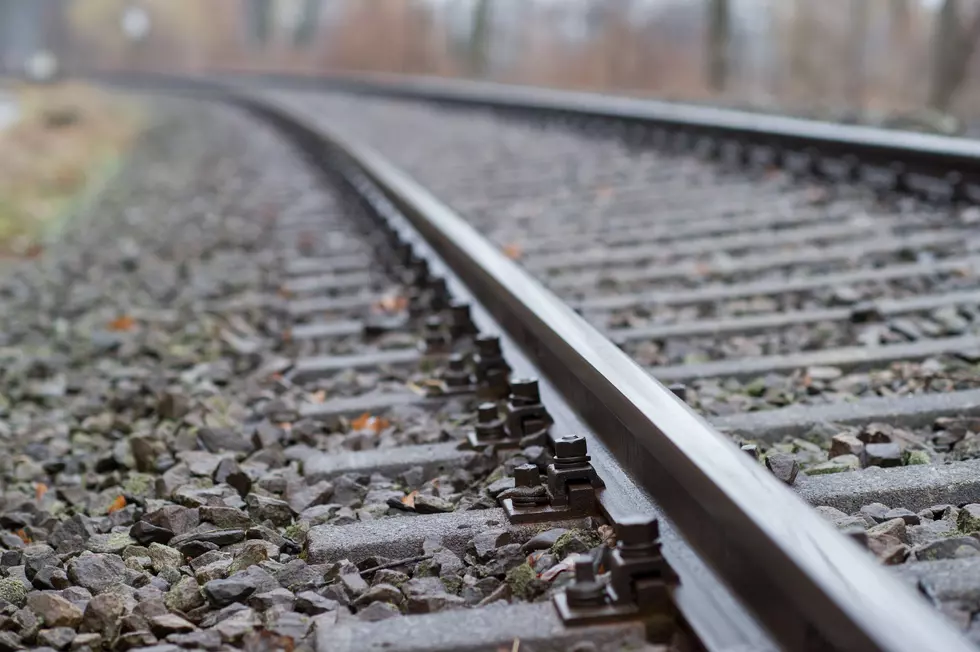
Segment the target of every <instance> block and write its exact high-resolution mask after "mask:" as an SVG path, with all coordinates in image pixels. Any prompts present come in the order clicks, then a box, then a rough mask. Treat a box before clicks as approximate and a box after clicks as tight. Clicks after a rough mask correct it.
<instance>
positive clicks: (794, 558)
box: [238, 90, 972, 652]
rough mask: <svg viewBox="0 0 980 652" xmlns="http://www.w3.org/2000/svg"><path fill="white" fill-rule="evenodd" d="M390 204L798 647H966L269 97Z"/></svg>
mask: <svg viewBox="0 0 980 652" xmlns="http://www.w3.org/2000/svg"><path fill="white" fill-rule="evenodd" d="M238 98H239V101H240V102H242V103H243V104H245V105H248V106H251V107H253V108H254V109H255V110H257V111H260V112H263V113H265V114H271V115H278V116H279V119H280V120H281V121H283V122H288V121H293V122H296V123H302V124H305V125H306V126H305V127H304V131H306V132H308V133H310V134H318V135H319V137H320V138H322V139H323V140H324V141H325V142H326V143H329V147H330V149H332V150H333V151H334V154H335V155H336V156H339V157H341V158H342V159H343V160H345V161H346V162H347V163H349V164H353V165H355V166H356V167H357V168H358V169H359V170H360V171H361V172H362V173H363V174H365V175H366V176H367V177H368V178H369V179H371V181H372V182H373V183H375V184H376V185H377V186H378V187H379V188H381V189H382V191H383V192H384V193H385V195H386V196H387V198H388V199H389V201H391V202H392V204H394V205H395V206H397V207H398V208H399V210H400V211H401V212H402V213H403V214H404V215H405V216H406V217H407V218H408V219H409V221H410V222H411V223H412V225H413V226H414V227H415V228H416V229H417V230H418V232H419V233H421V234H422V236H423V237H424V238H426V240H427V242H428V244H429V245H430V246H431V247H432V248H433V249H434V250H435V251H436V252H437V253H438V254H439V255H440V256H441V257H442V259H443V260H445V261H446V262H447V263H448V264H449V265H450V266H451V267H452V268H453V271H454V272H455V273H456V274H457V275H458V276H459V277H460V278H461V279H462V280H463V281H464V282H465V283H466V284H467V285H468V287H469V289H470V290H471V291H472V292H473V294H474V296H476V297H477V298H478V299H479V300H480V301H481V302H482V303H483V305H484V306H486V307H487V309H488V310H489V311H490V312H491V314H492V315H493V317H494V318H495V319H496V320H497V321H498V322H499V323H500V324H501V325H502V326H503V327H504V328H505V329H506V330H507V332H508V334H509V335H510V336H511V337H512V338H513V339H515V340H516V341H517V342H518V343H519V344H520V346H521V347H522V348H523V349H524V351H525V353H526V354H527V355H528V356H529V357H530V358H531V359H532V360H533V361H534V362H535V363H536V364H537V365H538V366H539V367H540V368H541V369H542V370H543V371H544V372H545V374H546V375H547V377H548V379H549V380H550V381H551V382H552V383H553V384H554V385H556V386H557V387H558V389H559V390H560V391H561V392H562V393H563V395H564V396H565V397H566V398H567V400H568V401H569V402H570V403H571V404H573V405H576V406H578V407H579V409H580V416H582V417H583V419H584V420H585V421H586V423H588V424H589V425H590V426H591V427H592V428H593V429H594V430H595V431H596V432H599V433H602V435H601V439H602V443H603V444H604V445H605V446H606V447H608V448H609V449H610V450H611V451H612V453H613V455H614V456H615V457H616V459H617V460H618V461H619V463H620V464H621V465H622V468H623V470H624V471H625V472H626V473H628V474H629V475H630V476H632V478H633V479H634V481H636V482H637V483H638V484H639V485H641V486H642V487H644V488H645V489H647V490H648V491H649V492H650V493H651V495H652V496H654V498H655V499H656V500H657V501H658V503H659V504H660V506H661V507H662V508H663V509H664V511H665V512H666V514H667V515H668V517H669V518H670V519H671V520H672V521H673V522H674V523H675V524H676V525H677V527H678V529H679V530H680V532H681V534H682V535H683V536H684V537H685V539H687V541H688V542H689V543H691V544H692V545H693V546H694V547H695V549H696V550H697V551H698V552H699V554H701V555H702V556H703V557H704V558H705V559H706V560H707V562H708V563H709V565H711V566H712V567H713V568H714V569H715V571H716V572H717V573H718V574H719V576H720V577H721V578H722V579H723V580H724V581H725V582H726V583H728V584H729V585H730V586H731V587H732V588H733V590H734V591H735V593H736V595H738V596H739V597H740V598H741V599H743V600H744V601H745V603H746V604H747V605H748V606H749V608H750V609H751V610H752V611H753V612H754V613H755V614H756V615H757V616H758V617H759V619H760V620H761V621H762V622H763V623H764V624H765V625H766V626H767V627H768V628H769V629H770V631H771V632H772V634H773V635H774V636H775V637H776V638H777V640H779V641H780V643H781V644H782V645H784V646H785V647H786V648H787V649H792V650H825V649H835V650H854V651H857V650H861V651H866V650H890V651H896V652H897V651H903V652H904V651H908V652H921V650H926V649H942V650H946V651H950V652H953V651H957V650H963V651H964V652H965V651H966V650H970V649H972V648H971V647H970V646H969V645H968V643H967V642H966V641H965V640H963V639H962V638H961V637H960V636H959V634H957V633H956V632H954V631H953V630H952V629H951V628H950V627H949V626H947V625H946V624H945V623H944V622H943V621H942V619H941V617H940V616H939V615H938V614H937V613H936V612H934V611H933V610H932V609H931V608H930V607H929V606H928V605H927V604H926V603H925V601H923V600H921V599H920V598H919V597H918V596H916V595H914V594H913V593H911V592H910V591H909V590H908V589H907V588H906V587H905V586H904V585H902V584H901V583H900V582H899V581H898V580H897V579H896V578H894V577H892V576H891V575H890V574H889V573H888V572H887V571H885V570H884V569H882V568H880V567H878V566H877V565H876V564H875V563H874V562H873V561H872V559H871V558H870V557H868V556H867V553H866V552H864V551H862V550H861V549H860V548H859V547H858V546H857V545H856V544H855V543H853V542H851V541H849V540H848V539H846V538H845V537H843V536H842V535H840V534H839V533H838V532H836V531H835V530H834V529H833V528H832V527H831V526H830V525H829V524H828V523H826V522H825V521H823V519H821V518H820V517H819V516H818V515H817V514H816V513H815V512H813V511H812V510H810V509H809V508H808V507H807V506H806V505H805V504H804V503H803V502H802V501H801V500H800V499H799V498H798V497H797V496H795V495H794V494H793V493H792V492H790V491H789V490H788V489H786V487H784V486H782V485H781V484H780V483H779V482H778V481H777V480H775V479H774V478H773V477H772V476H771V475H770V474H769V473H767V472H766V471H765V470H764V469H762V468H761V467H760V466H759V465H758V464H753V463H752V462H751V461H750V460H749V459H748V458H747V457H746V456H745V454H744V453H742V452H741V451H739V450H738V448H736V447H735V446H733V445H732V443H731V442H730V440H728V439H726V438H725V437H724V436H723V435H721V434H720V433H718V432H717V431H716V430H715V429H714V428H712V427H711V426H710V425H709V424H708V423H707V422H706V421H705V420H704V419H702V418H701V417H700V416H698V415H697V414H696V413H695V412H694V411H693V410H691V409H690V408H689V407H688V406H687V405H685V404H684V403H682V402H681V401H679V400H678V399H677V398H676V397H675V396H674V395H673V394H672V393H671V392H670V391H669V390H668V389H666V388H665V387H664V386H663V385H661V384H660V383H659V382H657V381H656V380H655V379H653V378H652V377H651V376H649V375H648V374H647V373H646V372H644V371H643V370H642V369H641V368H640V367H639V366H637V365H636V364H635V363H634V362H633V361H632V360H630V359H629V358H628V357H627V355H626V354H625V353H623V352H622V351H620V350H619V349H618V348H617V347H616V346H615V345H614V344H613V343H611V342H610V341H609V340H607V339H606V338H605V337H604V336H603V335H601V334H600V333H599V332H598V331H597V330H595V329H594V328H593V327H592V326H590V325H589V324H587V323H586V322H585V321H584V320H583V319H582V318H581V317H579V316H578V315H577V314H575V313H574V312H573V311H572V310H571V309H570V308H568V307H567V306H566V305H565V304H564V303H563V302H562V301H561V300H559V299H558V298H557V297H556V296H555V295H553V294H552V293H551V292H549V291H548V290H546V289H545V288H544V287H542V286H541V285H540V284H539V283H538V282H537V281H535V280H534V279H533V278H531V277H530V276H529V275H528V274H527V273H526V272H525V271H524V270H522V269H521V268H520V267H519V266H518V265H516V264H515V263H514V262H513V261H511V260H509V259H508V258H506V257H505V256H504V255H503V254H502V253H501V252H499V251H498V250H497V248H496V247H494V246H493V245H492V244H491V243H490V242H488V241H487V240H485V239H484V238H483V237H482V236H481V235H480V234H479V233H477V232H476V231H475V230H474V229H473V228H472V227H471V226H470V225H468V224H466V223H465V222H464V221H463V220H462V219H461V218H460V217H459V216H457V215H455V214H454V213H453V212H452V211H451V210H450V209H449V208H448V207H446V206H445V205H444V204H442V203H441V202H440V201H439V200H438V199H436V198H435V197H434V196H432V195H431V194H430V193H429V192H428V191H426V190H425V189H424V188H422V187H421V186H419V185H418V184H417V183H415V182H414V181H413V180H412V179H410V178H409V177H407V176H406V175H405V174H404V173H402V172H401V171H399V170H398V169H396V168H395V167H393V166H392V165H391V164H390V163H388V162H387V161H386V160H385V159H383V158H382V157H380V156H379V155H378V154H377V153H376V152H374V151H373V150H371V149H369V148H367V147H365V146H363V145H362V144H359V143H356V142H354V141H352V140H350V139H348V138H347V137H346V136H344V135H342V134H340V133H336V132H334V131H330V130H328V129H325V128H324V127H323V126H321V125H316V126H313V125H309V124H308V121H307V119H306V118H304V117H302V116H298V115H297V114H296V112H295V110H293V109H291V108H289V107H288V106H286V105H285V104H282V103H281V102H280V101H279V100H278V99H276V98H273V97H271V96H264V95H259V94H256V93H253V92H248V91H244V90H243V91H242V92H241V93H240V94H239V95H238Z"/></svg>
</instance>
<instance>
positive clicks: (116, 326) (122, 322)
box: [109, 315, 136, 332]
mask: <svg viewBox="0 0 980 652" xmlns="http://www.w3.org/2000/svg"><path fill="white" fill-rule="evenodd" d="M134 328H136V320H135V319H133V318H132V317H130V316H129V315H123V316H122V317H117V318H116V319H113V320H112V321H111V322H109V330H110V331H114V332H122V331H131V330H133V329H134Z"/></svg>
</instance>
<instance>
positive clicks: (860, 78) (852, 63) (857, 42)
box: [845, 0, 870, 111]
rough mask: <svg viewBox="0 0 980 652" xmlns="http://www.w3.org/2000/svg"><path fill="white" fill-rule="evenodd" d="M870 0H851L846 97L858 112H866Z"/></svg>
mask: <svg viewBox="0 0 980 652" xmlns="http://www.w3.org/2000/svg"><path fill="white" fill-rule="evenodd" d="M869 13H870V12H869V3H868V0H851V9H850V14H851V15H850V34H849V35H848V49H849V50H850V52H849V53H848V57H847V58H848V71H847V88H846V91H845V93H846V96H847V101H848V103H849V104H850V105H851V106H852V107H853V108H855V109H857V110H858V111H863V110H864V103H865V97H864V94H865V75H866V72H867V70H866V63H867V62H866V57H865V54H866V51H867V48H866V47H865V40H866V39H867V37H868V23H869Z"/></svg>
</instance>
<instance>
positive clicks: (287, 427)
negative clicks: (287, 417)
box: [276, 421, 293, 434]
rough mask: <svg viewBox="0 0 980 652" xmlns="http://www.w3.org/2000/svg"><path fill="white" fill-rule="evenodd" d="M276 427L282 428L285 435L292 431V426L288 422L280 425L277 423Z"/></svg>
mask: <svg viewBox="0 0 980 652" xmlns="http://www.w3.org/2000/svg"><path fill="white" fill-rule="evenodd" d="M276 425H277V426H279V427H280V428H282V430H283V432H285V433H287V434H288V433H290V432H292V431H293V424H291V423H290V422H288V421H283V422H282V423H277V424H276Z"/></svg>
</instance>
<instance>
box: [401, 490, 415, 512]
mask: <svg viewBox="0 0 980 652" xmlns="http://www.w3.org/2000/svg"><path fill="white" fill-rule="evenodd" d="M418 495H419V492H418V491H417V490H416V491H413V492H412V493H410V494H408V495H407V496H402V505H404V506H405V507H408V508H410V509H414V508H415V497H416V496H418Z"/></svg>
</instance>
